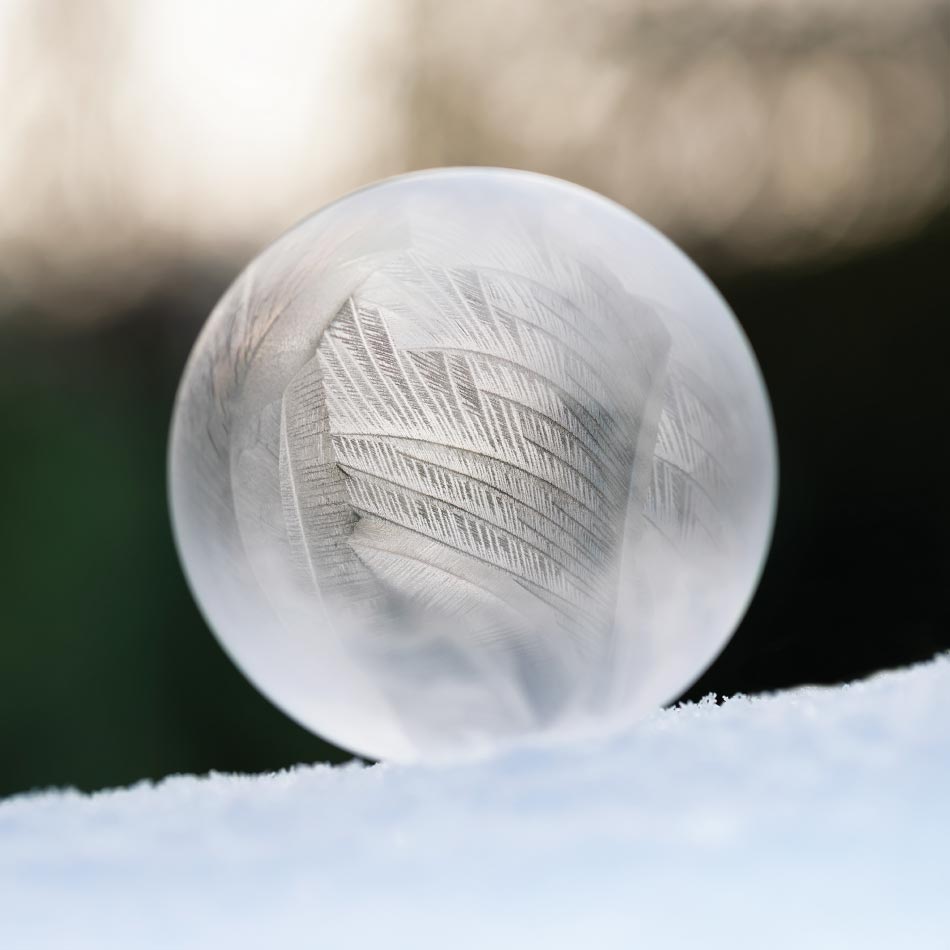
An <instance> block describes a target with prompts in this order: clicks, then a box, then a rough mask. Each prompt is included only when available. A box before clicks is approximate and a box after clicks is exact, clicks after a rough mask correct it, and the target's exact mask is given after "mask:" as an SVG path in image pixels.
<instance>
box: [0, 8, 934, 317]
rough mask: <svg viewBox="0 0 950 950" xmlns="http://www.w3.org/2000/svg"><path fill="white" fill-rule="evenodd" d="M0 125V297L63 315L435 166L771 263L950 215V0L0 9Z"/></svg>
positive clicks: (838, 249)
mask: <svg viewBox="0 0 950 950" xmlns="http://www.w3.org/2000/svg"><path fill="white" fill-rule="evenodd" d="M0 114H2V115H3V116H4V121H3V123H2V126H0V201H2V204H3V207H4V214H3V216H2V218H0V252H2V253H0V278H2V280H3V281H5V282H6V284H7V286H8V289H9V290H10V291H12V292H16V293H17V294H20V295H25V296H27V297H28V298H30V299H39V300H42V301H43V303H44V307H45V309H47V310H49V311H52V312H53V313H54V314H55V315H57V316H59V317H61V318H64V319H76V318H77V317H82V316H85V317H88V318H96V317H97V316H100V315H101V314H102V313H104V312H107V311H109V310H113V309H115V307H116V306H120V305H122V304H124V303H125V302H127V301H128V300H129V299H130V298H132V297H134V296H135V295H137V294H140V293H142V292H143V291H144V290H147V289H148V288H150V287H153V286H155V285H156V284H157V283H161V282H162V281H163V280H165V279H167V272H168V268H169V266H171V265H174V264H175V263H177V262H179V261H181V260H182V259H183V258H185V259H187V258H193V257H194V256H196V255H197V256H201V257H211V258H214V259H219V260H220V259H224V260H226V261H236V260H239V259H241V258H243V257H245V256H247V255H249V253H251V252H252V251H253V250H254V249H255V248H256V247H258V246H259V245H260V244H261V243H262V242H264V241H266V240H268V239H270V238H271V237H273V236H274V235H275V234H277V233H279V232H280V231H282V230H284V229H285V228H286V227H288V226H289V225H290V224H291V223H293V222H294V221H295V220H297V219H299V218H301V217H302V216H304V215H305V214H308V213H309V212H311V211H313V210H314V209H315V208H317V207H319V206H320V205H321V204H323V203H325V202H326V201H328V200H330V199H332V198H334V197H336V196H338V195H340V194H342V193H344V192H346V191H349V190H350V189H352V188H354V187H357V186H359V185H361V184H364V183H365V182H367V181H370V180H373V179H375V178H379V177H383V176H386V175H392V174H396V173H399V172H402V171H406V170H408V169H412V168H421V167H427V166H436V165H446V164H489V165H510V166H515V167H525V168H531V169H533V170H535V171H543V172H549V173H551V174H554V175H559V176H561V177H565V178H568V179H572V180H575V181H578V182H580V183H582V184H586V185H589V186H590V187H592V188H594V189H595V190H598V191H601V192H603V193H605V194H607V195H608V196H610V197H612V198H615V199H616V200H618V201H620V202H621V203H623V204H625V205H627V206H628V207H631V208H632V209H633V210H635V211H637V212H638V213H640V214H641V215H642V216H644V217H646V218H647V219H648V220H650V221H652V222H653V223H654V224H656V225H657V226H659V227H660V228H662V229H663V230H665V231H667V232H668V233H670V234H671V236H672V237H674V238H675V239H676V240H678V241H680V242H682V243H684V244H685V245H686V246H687V248H689V249H691V250H693V251H695V252H698V253H699V254H700V255H701V257H702V258H703V259H704V260H705V261H707V262H708V261H716V262H718V263H719V264H720V266H725V265H729V266H730V267H733V268H735V267H738V268H746V267H749V266H763V265H768V264H769V263H773V262H775V261H787V260H802V259H814V258H816V257H818V256H822V255H826V254H828V253H830V252H835V253H848V252H849V251H851V250H852V249H853V248H855V247H857V246H862V245H868V244H870V243H873V242H875V241H878V240H880V239H886V238H893V237H894V236H896V235H899V234H901V233H906V232H907V231H909V230H910V229H912V228H914V227H917V226H919V225H920V224H921V223H922V222H924V221H926V220H927V219H928V218H929V217H931V216H932V215H933V213H934V211H935V210H937V209H939V208H940V207H942V206H944V205H945V203H946V199H947V194H948V188H950V138H948V135H950V0H900V2H899V3H896V2H893V0H863V2H858V0H837V2H834V3H828V2H819V0H804V2H789V0H719V2H716V3H706V2H702V0H662V2H660V0H635V2H629V0H590V2H587V3H582V4H579V3H570V2H550V0H522V2H519V3H517V4H511V3H507V2H504V0H484V2H480V3H467V2H461V0H448V2H444V0H350V2H347V3H339V2H336V0H318V2H308V0H271V2H268V3H266V4H265V3H260V2H240V3H233V2H227V0H206V2H203V3H191V2H190V0H140V2H138V3H135V4H129V3H124V2H122V0H0Z"/></svg>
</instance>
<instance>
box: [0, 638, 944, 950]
mask: <svg viewBox="0 0 950 950" xmlns="http://www.w3.org/2000/svg"><path fill="white" fill-rule="evenodd" d="M687 946H690V947H691V946H701V947H703V948H706V950H708V948H715V947H730V948H745V947H757V948H758V947H769V948H784V947H796V948H798V947H808V948H809V950H813V948H824V947H829V948H857V947H888V948H891V947H913V948H915V950H919V948H938V947H939V948H942V950H946V948H950V657H942V658H939V659H937V660H935V661H933V662H931V663H929V664H926V665H923V666H919V667H915V668H912V669H907V670H902V671H898V672H893V673H886V674H882V675H879V676H876V677H874V678H873V679H870V680H867V681H864V682H860V683H856V684H853V685H850V686H846V687H841V688H804V689H797V690H793V691H790V692H786V693H781V694H776V695H772V696H765V697H758V698H753V699H750V698H743V697H736V698H734V699H730V700H728V701H727V702H725V703H723V704H722V705H716V704H715V703H714V702H712V701H708V700H707V701H704V702H702V703H699V704H698V705H686V706H680V707H677V708H675V709H670V710H666V711H663V712H658V713H656V715H654V716H653V717H652V718H650V719H649V720H647V721H645V722H643V723H641V724H640V725H638V726H637V727H635V728H633V729H631V730H630V731H628V732H627V733H625V734H624V735H622V736H619V737H614V738H612V739H610V740H605V741H603V742H601V743H596V744H590V743H588V744H585V745H583V746H579V747H573V748H561V749H545V750H540V751H539V750H535V751H531V752H520V753H518V754H514V753H512V754H509V755H507V756H506V757H503V758H500V759H495V760H492V761H485V762H480V763H475V764H467V765H463V766H458V765H456V766H452V767H420V766H411V767H408V766H407V767H391V766H373V767H362V766H359V767H357V766H348V767H344V768H331V767H327V766H313V767H299V768H296V769H293V770H291V771H289V772H282V773H280V774H276V775H256V776H233V775H209V776H206V777H201V778H196V777H185V776H181V777H174V778H169V779H166V780H165V781H163V782H160V783H159V784H157V785H150V784H141V785H137V786H135V787H133V788H129V789H122V790H117V791H106V792H100V793H98V794H95V795H91V796H86V795H81V794H78V793H76V792H71V791H67V792H47V793H43V794H36V795H28V796H21V797H17V798H13V799H9V800H7V801H4V802H0V947H3V948H9V950H32V948H38V947H43V948H47V947H49V948H64V950H80V948H95V950H111V948H123V950H133V948H135V950H149V948H159V947H160V948H166V947H167V948H202V950H206V948H219V947H221V948H254V950H261V948H273V947H281V948H283V947H294V948H298V947H307V948H310V947H313V948H327V950H338V948H344V950H345V948H350V947H359V948H362V947H366V948H369V947H373V948H378V947H383V948H386V950H390V948H412V950H424V948H439V950H442V948H446V950H456V948H469V947H473V948H474V947H478V948H491V947H497V948H519V950H520V948H535V947H537V948H557V947H571V948H574V947H592V948H598V950H602V948H624V950H630V948H644V950H646V948H649V950H656V948H667V947H687Z"/></svg>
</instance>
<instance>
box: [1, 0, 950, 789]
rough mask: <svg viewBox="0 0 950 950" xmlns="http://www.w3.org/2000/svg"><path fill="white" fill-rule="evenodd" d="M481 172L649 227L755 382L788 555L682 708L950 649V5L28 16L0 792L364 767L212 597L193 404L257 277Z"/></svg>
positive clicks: (234, 6)
mask: <svg viewBox="0 0 950 950" xmlns="http://www.w3.org/2000/svg"><path fill="white" fill-rule="evenodd" d="M458 164H465V165H506V166H512V167H518V168H528V169H533V170H536V171H541V172H547V173H549V174H553V175H558V176H560V177H563V178H568V179H571V180H573V181H576V182H579V183H581V184H584V185H587V186H589V187H591V188H594V189H596V190H597V191H600V192H603V193H604V194H606V195H608V196H609V197H611V198H614V199H615V200H617V201H619V202H621V203H622V204H624V205H626V206H627V207H629V208H631V209H632V210H634V211H636V212H637V213H638V214H640V215H641V216H642V217H644V218H646V219H647V220H649V221H650V222H652V223H653V224H654V225H656V226H658V227H659V228H660V229H662V230H663V231H665V232H666V233H667V234H669V235H670V236H671V237H672V238H673V239H674V240H676V241H677V242H678V243H680V244H681V246H683V247H684V248H685V249H686V250H687V252H688V253H690V254H691V255H692V256H693V257H694V258H695V259H696V260H697V261H698V263H699V264H700V265H701V266H702V267H704V268H705V269H706V270H707V271H708V273H709V274H710V276H711V277H712V279H713V280H714V281H715V282H716V283H717V284H718V286H719V287H720V289H721V290H722V292H723V293H724V295H725V296H726V298H727V299H728V300H729V302H730V303H731V305H732V306H733V308H734V309H735V311H736V313H737V314H738V316H739V319H740V321H741V322H742V324H743V326H744V327H745V330H746V332H747V334H748V336H749V338H750V340H751V342H752V344H753V346H754V348H755V350H756V353H757V354H758V357H759V360H760V362H761V365H762V369H763V372H764V374H765V377H766V380H767V382H768V385H769V388H770V391H771V395H772V399H773V403H774V410H775V416H776V422H777V427H778V434H779V440H780V451H781V463H782V486H781V501H780V509H779V516H778V524H777V530H776V536H775V543H774V548H773V551H772V554H771V557H770V560H769V563H768V567H767V570H766V574H765V577H764V579H763V582H762V585H761V588H760V590H759V592H758V594H757V596H756V599H755V601H754V603H753V605H752V607H751V609H750V610H749V613H748V615H747V617H746V619H745V621H744V623H743V624H742V626H741V628H740V630H739V632H738V633H737V635H736V636H735V638H734V639H733V641H732V643H731V644H730V646H729V647H728V648H727V649H726V651H725V652H724V653H723V654H722V656H721V657H720V659H719V660H718V661H717V662H716V663H715V664H714V665H713V667H711V668H710V669H709V670H708V672H707V673H706V674H705V675H704V676H703V678H702V679H701V680H700V682H699V683H697V684H696V685H695V686H694V687H693V688H692V689H691V690H690V691H689V692H688V693H687V696H688V697H689V698H698V697H700V696H702V695H703V694H705V693H708V692H712V691H714V692H717V693H719V694H730V693H735V692H746V693H753V692H757V691H762V690H771V689H777V688H781V687H787V686H793V685H796V684H800V683H834V682H839V681H842V680H847V679H851V678H854V677H860V676H864V675H866V674H869V673H871V672H873V671H875V670H878V669H882V668H887V667H893V666H897V665H901V664H906V663H910V662H913V661H919V660H923V659H926V658H929V657H930V656H932V655H933V654H934V653H935V652H937V651H941V650H946V649H948V648H950V602H948V601H950V550H948V540H947V539H948V537H950V505H948V503H947V489H946V483H947V480H948V478H950V453H948V450H947V446H946V443H947V440H948V438H950V431H948V430H950V426H948V413H950V375H948V368H947V363H948V358H950V324H948V320H950V269H948V265H950V214H948V205H950V2H948V0H900V2H897V0H627V2H620V0H585V2H583V3H581V2H568V0H564V2H556V0H520V2H518V3H515V4H512V3H509V2H502V0H482V2H479V3H466V2H456V0H267V2H263V0H257V2H236V0H231V2H225V0H137V2H136V3H127V2H125V0H0V532H2V534H0V541H2V546H0V593H2V600H0V605H2V611H0V794H4V793H9V792H14V791H20V790H25V789H30V788H35V787H42V786H48V785H53V784H55V785H63V784H68V785H77V786H79V787H81V788H86V789H89V788H97V787H101V786H105V785H114V784H119V783H127V782H132V781H135V780H138V779H142V778H156V777H159V776H162V775H166V774H168V773H172V772H181V771H185V772H193V771H197V772H202V771H206V770H209V769H215V770H255V771H257V770H267V769H276V768H280V767H283V766H287V765H290V764H293V763H295V762H298V761H315V760H328V761H342V760H344V759H346V758H347V756H346V754H345V753H343V752H341V751H339V750H336V749H334V748H332V747H330V746H328V745H326V744H324V743H323V742H321V741H320V740H319V739H318V738H316V737H313V736H311V735H309V734H308V733H306V732H305V731H304V730H303V729H301V728H299V727H297V726H296V725H295V724H293V723H292V722H290V721H289V720H287V719H285V718H284V717H283V716H282V715H281V714H280V713H279V712H277V711H276V709H274V708H273V707H271V706H270V705H269V703H268V702H267V701H266V700H265V699H263V698H262V697H261V696H259V695H258V694H257V693H256V692H255V691H254V689H253V688H252V687H251V686H250V685H249V684H248V683H247V682H245V680H244V679H243V678H242V676H241V675H240V674H239V673H238V672H237V671H236V669H235V668H233V667H232V666H231V664H230V662H229V661H228V660H227V659H226V657H225V656H224V654H223V653H222V652H221V650H220V649H219V648H218V647H217V645H216V643H215V641H214V639H213V638H212V636H211V634H210V633H209V632H208V630H207V628H206V626H205V624H204V622H203V620H202V619H201V617H200V615H199V613H198V611H197V609H196V607H195V605H194V603H193V601H192V599H191V597H190V594H189V592H188V590H187V588H186V586H185V582H184V579H183V576H182V573H181V570H180V568H179V565H178V561H177V558H176V555H175V551H174V547H173V543H172V538H171V533H170V528H169V521H168V513H167V506H166V499H165V449H166V437H167V430H168V424H169V420H170V415H171V409H172V402H173V399H174V394H175V388H176V385H177V382H178V378H179V376H180V374H181V371H182V368H183V365H184V361H185V359H186V357H187V354H188V351H189V348H190V346H191V344H192V342H193V340H194V338H195V336H196V334H197V332H198V330H199V328H200V326H201V324H202V322H203V320H204V318H205V317H206V315H207V314H208V312H209V310H210V309H211V307H212V305H213V304H214V302H215V301H216V300H217V298H218V297H219V296H220V294H221V293H222V292H223V291H224V289H225V288H226V286H227V285H228V284H229V283H230V281H231V280H232V279H233V278H234V277H235V276H236V274H237V273H238V271H239V270H240V269H241V267H242V266H243V264H244V263H245V262H246V261H247V260H248V259H249V257H251V256H252V255H253V254H254V253H256V251H257V250H258V249H259V248H260V247H261V245H262V244H264V243H266V242H268V241H269V240H271V239H272V238H274V237H275V236H276V235H278V234H279V233H280V232H281V231H283V230H285V229H286V228H287V227H289V226H290V225H292V224H293V223H294V222H295V221H296V220H298V219H299V218H301V217H303V216H304V215H306V214H308V213H309V212H311V211H313V210H315V209H316V208H318V207H320V206H321V205H322V204H324V203H326V202H327V201H330V200H332V199H333V198H335V197H337V196H339V195H341V194H343V193H345V192H347V191H349V190H351V189H353V188H356V187H358V186H360V185H363V184H366V183H367V182H369V181H372V180H374V179H377V178H380V177H384V176H388V175H393V174H397V173H400V172H404V171H408V170H411V169H417V168H425V167H431V166H437V165H458Z"/></svg>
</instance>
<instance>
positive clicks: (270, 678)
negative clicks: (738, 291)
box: [171, 171, 775, 758]
mask: <svg viewBox="0 0 950 950" xmlns="http://www.w3.org/2000/svg"><path fill="white" fill-rule="evenodd" d="M657 274H659V276H660V278H661V279H659V280H658V278H657ZM638 281H639V282H641V283H642V285H643V286H640V285H639V284H638ZM664 297H666V298H667V299H664ZM684 307H693V308H694V311H695V312H689V311H685V312H684V310H683V308H684ZM171 465H172V499H173V508H174V514H175V522H176V528H177V533H178V538H179V543H180V545H181V548H182V553H183V556H184V559H185V563H186V566H187V567H188V569H189V574H190V576H191V578H192V581H193V584H194V587H195V589H196V592H197V594H198V596H199V598H200V599H201V600H202V603H203V604H204V605H205V608H206V610H207V612H208V614H209V617H210V619H211V621H212V623H213V625H214V626H215V629H216V631H217V632H218V634H219V636H221V637H222V639H223V641H224V642H225V644H226V645H228V646H229V647H230V648H231V649H232V651H233V652H234V654H235V657H236V659H237V660H238V662H240V663H241V664H242V665H243V666H244V668H245V669H246V670H247V672H248V673H249V674H250V675H251V676H253V677H255V678H256V679H257V680H258V682H259V683H260V685H261V686H262V687H263V688H264V689H265V691H267V692H268V693H269V694H270V695H272V697H273V698H275V700H276V701H277V702H279V703H281V704H282V705H285V706H286V708H288V711H290V712H291V713H292V714H294V715H296V716H297V717H298V718H300V719H302V720H303V721H304V722H305V723H306V724H308V725H310V726H311V727H312V728H314V729H316V730H317V731H320V732H322V733H324V734H326V735H328V736H329V737H330V738H335V739H336V740H337V741H339V742H341V743H342V744H345V745H348V746H349V747H351V748H353V749H355V750H357V751H360V752H363V753H364V754H369V755H376V756H389V757H395V758H414V757H418V756H426V755H449V754H457V753H464V752H466V751H468V750H477V749H479V748H488V747H492V746H494V745H497V744H499V743H502V742H505V741H508V740H512V739H516V738H530V737H532V736H537V737H541V736H545V735H551V736H557V735H560V734H570V733H572V732H578V731H587V730H590V729H596V728H605V727H606V725H608V724H610V723H613V722H618V721H621V720H624V719H626V718H629V717H630V716H632V715H636V714H637V713H638V712H640V711H642V709H644V708H648V706H649V705H651V704H653V703H656V702H659V701H662V700H664V699H668V698H670V697H671V696H672V695H673V694H674V693H675V692H676V691H678V690H680V689H682V688H683V687H684V686H686V685H687V684H688V682H689V680H690V679H691V678H692V677H693V676H695V675H696V673H698V672H699V671H700V670H701V669H702V666H703V665H704V664H705V663H707V662H708V661H709V659H710V658H711V656H712V655H714V653H715V651H716V650H717V649H718V648H720V647H721V645H722V642H723V641H724V639H725V638H727V637H728V635H729V633H731V629H732V626H733V625H734V623H735V622H736V619H737V617H738V614H739V612H740V611H741V609H742V608H743V606H744V602H745V600H746V599H747V597H748V596H749V593H750V591H751V587H752V585H753V583H754V580H755V576H756V573H757V571H758V569H759V566H760V563H761V559H762V555H763V553H764V548H765V545H766V543H767V538H768V533H769V530H770V519H771V508H772V505H773V503H774V498H773V495H774V465H775V462H774V449H773V442H772V434H771V427H770V420H769V417H768V409H767V403H766V399H765V395H764V390H763V388H762V386H761V383H760V382H759V379H758V376H757V372H756V369H755V365H754V362H753V360H752V358H751V354H750V353H749V351H748V349H747V347H746V346H745V344H744V341H743V340H742V338H741V334H739V332H738V331H737V329H736V327H735V325H734V322H733V320H732V317H731V315H730V314H729V313H728V311H727V310H726V309H725V307H724V306H723V305H722V303H721V301H719V300H718V298H716V297H715V295H714V294H713V293H712V292H711V291H710V290H709V288H708V286H707V285H706V284H705V283H704V281H703V279H702V278H701V275H699V274H698V272H696V270H695V268H693V267H692V265H690V264H689V262H688V261H686V260H685V258H683V257H682V256H681V255H680V254H679V253H678V252H677V251H675V249H673V248H672V247H671V246H670V245H668V244H667V243H665V242H664V241H663V240H662V239H661V238H659V237H658V236H656V235H655V234H653V232H650V231H649V230H648V229H646V228H645V227H644V226H643V225H642V224H640V223H639V222H638V221H637V220H636V219H635V218H633V217H632V216H630V215H628V214H626V213H625V212H622V211H620V210H619V209H616V208H614V207H613V206H610V205H609V204H608V203H606V202H603V201H602V199H599V198H597V197H596V196H593V195H591V194H589V193H586V192H583V191H581V190H579V189H574V188H572V187H570V186H567V185H564V184H563V183H557V182H554V181H552V180H549V179H541V178H538V177H535V176H529V175H524V174H519V173H505V172H499V171H444V172H434V173H428V174H423V175H418V176H408V177H407V178H404V179H397V180H395V181H393V182H389V183H385V184H383V185H381V186H377V187H376V188H374V189H370V190H367V191H364V192H361V193H358V194H357V195H354V196H352V197H350V198H349V199H346V200H344V201H343V202H340V203H338V204H336V205H333V206H331V207H330V208H329V209H327V210H325V211H324V212H322V213H321V214H320V215H317V216H315V217H314V218H312V219H310V220H309V221H307V222H305V223H304V224H303V225H301V226H299V227H298V228H297V229H295V231H292V232H290V233H289V234H288V235H286V236H285V237H284V238H282V239H281V240H280V241H278V242H277V244H275V245H273V246H272V247H271V248H270V249H269V250H268V251H267V252H265V254H264V255H262V257H261V258H259V259H258V261H257V262H255V263H254V264H252V265H251V267H250V268H249V269H248V271H247V272H245V274H244V275H243V276H242V278H241V279H240V280H239V281H238V283H237V284H236V285H235V287H234V288H232V291H231V292H230V293H229V294H228V295H227V296H226V297H225V299H224V300H223V301H222V304H221V305H220V306H219V308H218V309H217V310H216V312H215V314H214V315H213V316H212V319H211V321H209V326H208V328H207V329H206V331H205V333H204V335H203V336H202V338H201V340H200V341H199V343H198V345H197V347H196V350H195V354H194V355H193V357H192V361H191V363H190V365H189V368H188V370H187V372H186V377H185V380H184V382H183V385H182V391H181V393H180V396H179V404H178V410H177V414H176V424H175V431H174V434H173V444H172V460H171Z"/></svg>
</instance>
